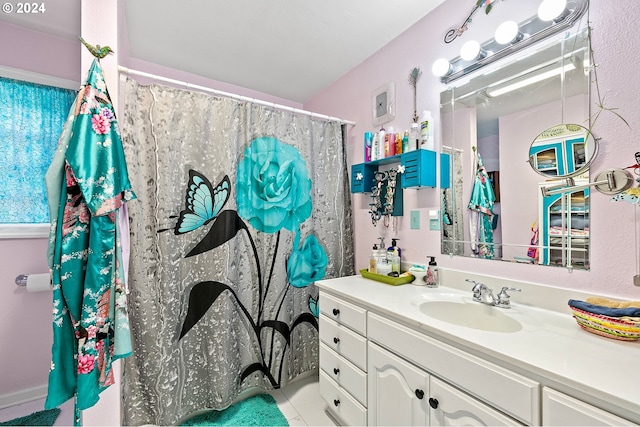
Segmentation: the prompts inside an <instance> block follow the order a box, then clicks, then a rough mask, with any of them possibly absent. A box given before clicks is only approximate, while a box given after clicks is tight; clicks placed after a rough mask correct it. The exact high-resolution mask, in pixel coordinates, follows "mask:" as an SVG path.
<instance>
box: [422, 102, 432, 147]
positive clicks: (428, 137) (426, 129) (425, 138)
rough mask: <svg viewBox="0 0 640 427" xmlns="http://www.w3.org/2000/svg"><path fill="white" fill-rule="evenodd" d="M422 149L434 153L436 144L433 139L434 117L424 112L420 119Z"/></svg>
mask: <svg viewBox="0 0 640 427" xmlns="http://www.w3.org/2000/svg"><path fill="white" fill-rule="evenodd" d="M420 148H422V149H423V150H431V151H433V150H434V148H435V143H434V139H433V117H432V116H431V112H430V111H427V110H424V111H423V112H422V119H420Z"/></svg>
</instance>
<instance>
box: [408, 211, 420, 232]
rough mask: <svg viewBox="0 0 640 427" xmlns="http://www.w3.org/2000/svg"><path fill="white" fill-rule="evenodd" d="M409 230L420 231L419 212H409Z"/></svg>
mask: <svg viewBox="0 0 640 427" xmlns="http://www.w3.org/2000/svg"><path fill="white" fill-rule="evenodd" d="M410 218H411V229H412V230H420V211H411V216H410Z"/></svg>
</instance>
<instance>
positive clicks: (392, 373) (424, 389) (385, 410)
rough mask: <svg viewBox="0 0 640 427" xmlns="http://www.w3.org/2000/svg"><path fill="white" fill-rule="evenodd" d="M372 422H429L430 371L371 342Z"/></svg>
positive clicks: (370, 393)
mask: <svg viewBox="0 0 640 427" xmlns="http://www.w3.org/2000/svg"><path fill="white" fill-rule="evenodd" d="M368 378H369V396H368V397H369V411H368V412H369V425H370V426H395V425H397V426H426V425H429V423H428V421H429V404H428V400H429V396H430V394H429V374H428V373H427V372H426V371H424V370H422V369H419V368H417V367H416V366H414V365H412V364H410V363H408V362H406V361H404V360H402V359H400V358H399V357H398V356H396V355H394V354H393V353H390V352H389V351H386V350H385V349H383V348H382V347H380V346H378V345H376V344H373V343H371V342H370V343H369V367H368Z"/></svg>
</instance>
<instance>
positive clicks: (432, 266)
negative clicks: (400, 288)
mask: <svg viewBox="0 0 640 427" xmlns="http://www.w3.org/2000/svg"><path fill="white" fill-rule="evenodd" d="M429 258H431V260H430V261H429V266H428V267H427V275H426V276H425V277H424V281H425V283H426V284H427V286H428V287H430V288H437V287H438V285H439V284H440V282H439V277H438V264H437V263H436V257H434V256H430V257H429Z"/></svg>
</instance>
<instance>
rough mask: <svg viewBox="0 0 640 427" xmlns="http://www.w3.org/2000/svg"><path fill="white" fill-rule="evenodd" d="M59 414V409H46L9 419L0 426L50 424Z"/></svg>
mask: <svg viewBox="0 0 640 427" xmlns="http://www.w3.org/2000/svg"><path fill="white" fill-rule="evenodd" d="M58 415H60V409H59V408H55V409H47V410H45V411H38V412H34V413H33V414H31V415H26V416H24V417H20V418H15V419H13V420H10V421H5V422H2V423H0V426H52V425H53V423H55V422H56V419H57V418H58Z"/></svg>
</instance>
